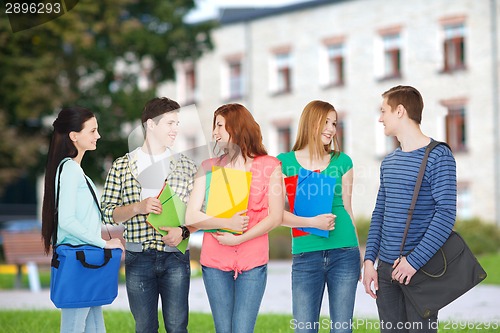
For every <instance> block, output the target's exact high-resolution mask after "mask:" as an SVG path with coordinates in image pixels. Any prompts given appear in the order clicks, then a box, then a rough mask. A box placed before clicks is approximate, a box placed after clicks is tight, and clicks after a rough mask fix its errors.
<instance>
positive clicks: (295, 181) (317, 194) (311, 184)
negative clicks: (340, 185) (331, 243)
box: [285, 168, 336, 238]
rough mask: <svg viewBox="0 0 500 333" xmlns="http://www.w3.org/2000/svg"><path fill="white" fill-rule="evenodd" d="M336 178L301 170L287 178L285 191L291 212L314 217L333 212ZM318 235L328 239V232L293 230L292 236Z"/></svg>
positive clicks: (306, 229)
mask: <svg viewBox="0 0 500 333" xmlns="http://www.w3.org/2000/svg"><path fill="white" fill-rule="evenodd" d="M335 182H336V180H335V178H333V177H330V176H327V175H325V174H322V173H320V172H319V170H315V171H310V170H306V169H302V168H301V169H299V173H298V174H297V175H295V176H290V177H286V178H285V189H286V194H287V197H288V203H289V205H290V212H292V213H293V214H295V215H297V216H303V217H314V216H317V215H320V214H327V213H331V212H332V205H333V195H334V192H335V191H334V189H335ZM309 234H313V235H317V236H321V237H325V238H327V237H328V236H329V234H330V232H329V231H328V230H321V229H317V228H292V236H293V237H299V236H305V235H309Z"/></svg>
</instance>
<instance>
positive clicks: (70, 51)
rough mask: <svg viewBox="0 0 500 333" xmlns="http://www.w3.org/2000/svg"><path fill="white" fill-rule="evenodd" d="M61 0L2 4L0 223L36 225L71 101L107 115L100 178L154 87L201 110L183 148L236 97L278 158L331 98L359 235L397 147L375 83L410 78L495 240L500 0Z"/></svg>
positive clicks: (499, 206)
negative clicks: (51, 155)
mask: <svg viewBox="0 0 500 333" xmlns="http://www.w3.org/2000/svg"><path fill="white" fill-rule="evenodd" d="M63 3H66V7H65V8H66V10H65V13H64V15H61V16H59V17H57V18H55V19H52V20H50V21H48V22H46V23H43V24H40V25H37V26H33V27H30V24H32V25H33V23H32V22H34V21H33V20H34V19H35V17H34V16H30V15H28V14H25V15H23V16H22V17H21V16H18V17H14V16H9V17H7V15H6V13H5V11H3V12H2V13H0V228H2V229H23V228H31V227H33V226H34V225H35V226H36V225H37V223H39V222H38V221H39V216H40V206H41V198H42V192H41V191H42V184H43V171H44V166H45V158H46V156H45V155H46V152H47V150H48V140H49V134H50V131H51V129H52V126H51V125H52V121H53V120H54V119H55V115H56V114H57V112H58V111H59V110H60V108H61V107H62V106H64V105H73V104H77V105H81V106H85V107H88V108H90V109H91V110H92V111H94V112H95V113H96V114H97V115H98V120H99V130H100V132H101V135H102V138H101V139H100V140H99V142H98V148H97V150H96V151H95V152H91V153H89V154H86V156H85V158H84V160H83V163H82V164H83V168H84V170H86V172H87V174H88V175H89V176H90V177H91V178H92V179H93V180H94V181H95V182H96V183H98V184H101V185H102V183H103V182H104V179H105V177H106V175H107V172H108V170H109V168H110V166H111V163H112V161H113V160H114V159H115V158H116V157H118V156H121V155H123V154H124V153H125V152H127V151H128V150H129V146H128V139H129V135H130V134H131V132H132V130H133V129H134V128H135V127H136V126H137V125H138V123H137V120H138V119H139V118H140V114H141V111H142V107H143V106H144V104H145V102H146V101H147V100H149V99H150V98H152V97H154V96H167V97H169V98H172V99H174V100H177V101H178V102H179V103H180V104H181V105H182V106H185V107H194V108H195V110H196V114H197V116H196V117H187V118H188V119H187V120H186V121H185V122H184V123H183V124H182V126H183V129H184V130H181V133H180V137H179V139H178V143H177V144H178V147H177V148H178V149H180V150H182V149H186V147H200V146H203V145H206V142H208V140H209V138H210V132H211V120H212V115H213V112H214V110H215V109H216V108H217V107H218V106H220V105H222V104H225V103H232V102H235V103H241V104H243V105H245V106H246V107H247V108H248V109H249V110H250V111H251V112H252V113H253V115H254V116H255V118H256V120H257V121H258V122H259V124H260V125H261V128H262V131H263V136H264V143H265V145H266V147H267V148H268V151H269V153H270V154H271V155H277V154H278V153H280V152H284V151H288V150H290V148H291V146H292V145H293V143H294V140H295V135H296V128H297V125H298V119H299V116H300V113H301V112H302V109H303V107H304V106H305V105H306V104H307V103H308V102H309V101H311V100H314V99H321V100H325V101H328V102H330V103H332V104H333V105H334V106H335V108H336V110H337V111H338V114H339V121H338V126H337V131H338V136H339V140H340V143H341V147H342V150H343V151H345V152H346V153H347V154H348V155H350V156H351V157H352V159H353V162H354V171H355V183H354V190H353V206H354V213H355V216H356V220H357V225H358V230H359V232H360V240H361V242H364V240H365V239H366V230H367V228H368V223H369V217H370V215H371V212H372V210H373V207H374V204H375V199H376V194H377V190H378V184H379V166H380V162H381V160H382V158H383V157H384V156H385V155H386V154H387V153H389V152H390V151H392V150H393V149H394V148H395V147H397V146H398V145H399V143H398V142H397V141H396V140H395V139H394V138H387V137H385V136H384V134H383V128H382V125H380V124H379V123H378V121H377V119H378V117H379V109H380V103H381V100H382V99H381V94H382V93H383V92H384V91H386V90H388V89H389V88H391V87H393V86H396V85H412V86H414V87H416V88H417V89H418V90H419V91H420V92H421V93H422V95H423V98H424V103H425V108H424V114H423V121H422V128H423V131H424V132H425V133H426V134H428V135H430V136H431V137H433V138H434V139H436V140H442V141H446V142H447V143H448V144H449V145H450V146H451V148H452V149H453V152H454V154H455V157H456V160H457V171H458V212H457V213H458V218H459V220H460V223H464V228H468V229H467V230H469V231H471V230H472V231H477V230H479V229H481V230H483V231H482V234H481V235H483V236H477V238H478V241H477V243H478V246H482V247H484V246H485V244H486V243H488V244H490V245H488V246H489V248H488V250H486V252H488V251H490V252H491V251H493V252H495V251H498V246H499V245H498V244H500V238H495V237H498V227H497V226H499V225H500V132H499V128H500V116H499V114H500V111H499V109H500V107H499V100H498V98H499V96H498V93H499V83H498V76H499V67H498V64H499V55H498V43H499V34H498V29H499V28H498V18H499V13H500V9H499V5H498V2H497V1H496V0H481V1H477V0H433V1H427V0H415V1H411V2H408V1H400V0H329V1H326V0H311V1H300V0H295V1H286V0H283V1H255V0H254V1H217V0H199V1H191V0H172V1H155V0H141V1H139V0H103V1H92V0H82V1H72V5H71V6H69V3H70V1H63ZM30 22H31V23H30ZM23 28H24V29H23ZM20 29H21V30H20ZM189 119H193V122H194V125H193V126H199V124H200V123H201V124H202V125H203V126H202V127H203V129H202V131H201V132H200V131H199V130H192V128H193V126H191V125H190V124H189ZM196 128H198V127H196ZM12 221H14V222H12ZM495 235H496V236H495ZM195 237H196V236H195ZM272 237H274V238H273V241H272V242H271V247H272V257H277V258H280V257H285V258H287V257H289V254H290V240H289V230H288V229H286V228H278V229H277V230H275V231H274V232H273V235H272ZM484 237H489V238H488V239H491V242H487V241H485V240H484ZM198 240H199V237H198ZM197 242H198V241H196V240H194V239H193V245H195V244H198V243H197Z"/></svg>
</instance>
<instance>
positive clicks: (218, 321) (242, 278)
mask: <svg viewBox="0 0 500 333" xmlns="http://www.w3.org/2000/svg"><path fill="white" fill-rule="evenodd" d="M202 271H203V282H204V283H205V289H206V291H207V295H208V301H209V302H210V309H211V310H212V316H213V318H214V324H215V331H216V332H217V333H252V332H253V331H254V327H255V322H256V321H257V314H258V313H259V308H260V303H261V301H262V297H263V296H264V290H265V289H266V282H267V265H262V266H258V267H255V268H253V269H251V270H248V271H244V272H241V273H239V274H238V277H237V278H236V279H234V271H221V270H219V269H215V268H210V267H205V266H203V267H202Z"/></svg>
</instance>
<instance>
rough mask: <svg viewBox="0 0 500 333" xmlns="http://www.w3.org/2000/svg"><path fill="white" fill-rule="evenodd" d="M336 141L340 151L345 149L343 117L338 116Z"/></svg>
mask: <svg viewBox="0 0 500 333" xmlns="http://www.w3.org/2000/svg"><path fill="white" fill-rule="evenodd" d="M336 128H337V133H336V135H337V142H338V144H339V149H340V151H345V148H346V147H345V146H346V145H345V135H346V128H345V121H344V119H343V117H340V115H339V118H338V119H337V126H336Z"/></svg>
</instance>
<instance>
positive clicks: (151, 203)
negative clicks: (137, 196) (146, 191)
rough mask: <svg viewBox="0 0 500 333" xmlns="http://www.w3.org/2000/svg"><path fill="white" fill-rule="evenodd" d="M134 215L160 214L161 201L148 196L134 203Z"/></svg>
mask: <svg viewBox="0 0 500 333" xmlns="http://www.w3.org/2000/svg"><path fill="white" fill-rule="evenodd" d="M134 211H135V213H136V215H137V214H149V213H154V214H161V211H162V206H161V202H160V200H159V199H157V198H153V197H149V198H146V199H144V200H142V201H140V202H138V203H137V204H136V207H135V209H134Z"/></svg>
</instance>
